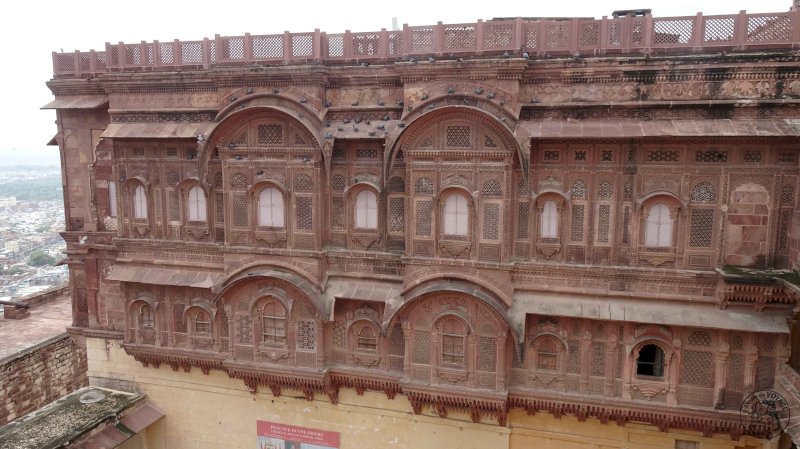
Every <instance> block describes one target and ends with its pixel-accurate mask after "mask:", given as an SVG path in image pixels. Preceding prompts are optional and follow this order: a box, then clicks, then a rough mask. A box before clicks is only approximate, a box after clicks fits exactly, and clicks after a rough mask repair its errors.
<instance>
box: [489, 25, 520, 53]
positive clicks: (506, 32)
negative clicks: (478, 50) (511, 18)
mask: <svg viewBox="0 0 800 449" xmlns="http://www.w3.org/2000/svg"><path fill="white" fill-rule="evenodd" d="M513 39H514V24H513V23H511V22H506V23H503V22H498V23H492V22H486V24H485V25H484V27H483V47H484V48H486V49H503V48H508V47H509V46H510V45H511V43H512V41H513Z"/></svg>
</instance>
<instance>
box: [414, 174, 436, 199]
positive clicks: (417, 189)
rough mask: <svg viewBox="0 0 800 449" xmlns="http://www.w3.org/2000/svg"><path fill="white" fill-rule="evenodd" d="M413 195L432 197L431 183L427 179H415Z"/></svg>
mask: <svg viewBox="0 0 800 449" xmlns="http://www.w3.org/2000/svg"><path fill="white" fill-rule="evenodd" d="M414 193H417V194H420V195H432V194H433V182H432V181H431V180H430V179H429V178H419V179H417V182H416V184H414Z"/></svg>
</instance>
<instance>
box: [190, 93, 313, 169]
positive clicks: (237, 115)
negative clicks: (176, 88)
mask: <svg viewBox="0 0 800 449" xmlns="http://www.w3.org/2000/svg"><path fill="white" fill-rule="evenodd" d="M295 103H296V102H288V103H287V104H259V105H254V104H253V103H248V107H246V108H241V107H240V108H238V109H233V110H231V111H229V113H228V114H227V115H224V114H222V113H221V114H220V115H218V116H217V120H218V121H217V123H216V124H215V125H214V126H213V127H212V128H211V129H210V130H209V134H208V136H206V137H205V140H206V141H205V142H204V143H203V144H202V145H201V148H200V157H199V159H200V170H201V173H203V174H205V173H207V172H208V165H209V162H210V160H211V154H212V153H213V152H214V150H215V149H216V148H217V147H218V146H219V145H228V144H230V142H228V141H229V140H230V139H231V138H233V137H234V136H235V135H237V133H238V132H239V131H240V130H241V129H242V128H244V127H246V126H247V125H248V124H249V123H251V122H253V121H256V120H261V119H267V118H276V119H278V120H281V121H286V122H287V123H292V124H294V125H295V126H294V129H296V130H297V131H299V132H301V133H303V134H304V137H305V142H306V143H305V145H307V146H309V147H311V148H314V149H315V150H316V151H319V153H320V156H322V155H323V153H322V142H323V139H322V138H321V137H320V136H319V130H320V129H322V127H321V125H322V123H321V121H320V120H319V118H318V117H316V116H315V115H313V114H304V113H302V112H298V111H297V110H295V109H296V106H295V107H294V108H290V107H288V106H289V105H294V104H295ZM303 110H305V109H303Z"/></svg>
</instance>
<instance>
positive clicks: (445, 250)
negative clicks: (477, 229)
mask: <svg viewBox="0 0 800 449" xmlns="http://www.w3.org/2000/svg"><path fill="white" fill-rule="evenodd" d="M471 247H472V244H471V243H469V242H454V241H441V242H439V250H440V251H441V252H442V255H444V256H445V257H456V258H458V257H461V256H462V255H465V256H466V255H467V254H469V250H470V248H471Z"/></svg>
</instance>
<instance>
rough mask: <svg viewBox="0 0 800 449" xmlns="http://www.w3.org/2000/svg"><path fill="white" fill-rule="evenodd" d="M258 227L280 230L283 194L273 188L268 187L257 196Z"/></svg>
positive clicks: (282, 225) (282, 224)
mask: <svg viewBox="0 0 800 449" xmlns="http://www.w3.org/2000/svg"><path fill="white" fill-rule="evenodd" d="M258 225H259V226H270V227H273V228H282V227H284V226H285V224H284V220H283V194H281V192H280V191H279V190H278V189H276V188H274V187H268V188H266V189H264V190H262V191H261V193H260V194H259V195H258Z"/></svg>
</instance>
